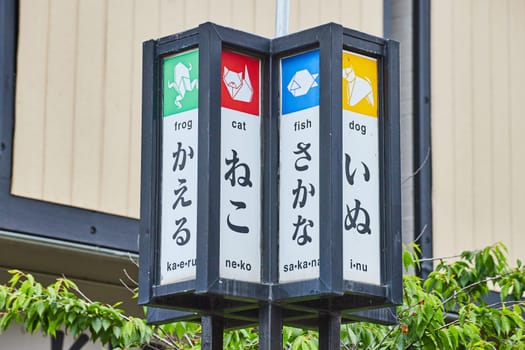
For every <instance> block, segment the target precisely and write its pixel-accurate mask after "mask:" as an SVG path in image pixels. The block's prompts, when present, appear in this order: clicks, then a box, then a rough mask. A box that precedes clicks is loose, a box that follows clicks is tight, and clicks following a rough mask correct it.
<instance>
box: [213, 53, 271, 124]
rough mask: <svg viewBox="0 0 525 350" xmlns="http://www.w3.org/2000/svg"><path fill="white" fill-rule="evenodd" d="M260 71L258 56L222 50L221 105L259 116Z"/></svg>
mask: <svg viewBox="0 0 525 350" xmlns="http://www.w3.org/2000/svg"><path fill="white" fill-rule="evenodd" d="M260 72H261V69H260V60H259V59H258V58H255V57H250V56H246V55H243V54H240V53H236V52H232V51H223V52H222V64H221V74H222V84H221V106H222V107H226V108H230V109H234V110H236V111H240V112H245V113H249V114H253V115H255V116H259V114H260V83H259V82H260Z"/></svg>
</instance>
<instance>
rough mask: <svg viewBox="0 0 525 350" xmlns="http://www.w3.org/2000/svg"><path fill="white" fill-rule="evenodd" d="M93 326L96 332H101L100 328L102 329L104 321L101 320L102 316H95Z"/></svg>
mask: <svg viewBox="0 0 525 350" xmlns="http://www.w3.org/2000/svg"><path fill="white" fill-rule="evenodd" d="M91 328H93V330H94V331H95V333H98V332H100V330H101V329H102V321H101V320H100V318H98V317H97V318H94V319H93V321H91Z"/></svg>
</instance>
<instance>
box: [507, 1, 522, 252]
mask: <svg viewBox="0 0 525 350" xmlns="http://www.w3.org/2000/svg"><path fill="white" fill-rule="evenodd" d="M508 13H509V35H510V36H511V38H510V39H511V40H512V45H510V48H509V49H510V51H509V55H510V57H509V61H510V65H509V70H510V72H511V76H512V79H511V81H510V86H509V89H510V116H511V121H510V123H511V127H510V130H511V135H510V139H511V145H510V147H511V149H510V153H511V155H512V158H511V164H512V173H511V178H512V182H511V186H512V212H511V220H512V221H511V224H512V231H511V232H512V237H511V240H510V242H509V243H508V244H509V248H510V249H511V257H512V262H514V261H515V259H518V258H519V259H521V260H522V261H523V260H525V259H524V258H525V257H524V254H523V247H525V235H524V234H523V221H522V218H523V213H525V201H524V200H523V199H524V198H525V182H524V181H523V179H524V178H525V162H524V161H523V160H524V158H523V150H524V149H525V139H524V137H523V132H524V130H525V118H523V101H525V88H524V87H523V81H525V66H524V65H523V57H524V56H525V40H523V38H525V21H524V20H523V19H524V18H525V1H523V0H511V1H510V2H509V10H508Z"/></svg>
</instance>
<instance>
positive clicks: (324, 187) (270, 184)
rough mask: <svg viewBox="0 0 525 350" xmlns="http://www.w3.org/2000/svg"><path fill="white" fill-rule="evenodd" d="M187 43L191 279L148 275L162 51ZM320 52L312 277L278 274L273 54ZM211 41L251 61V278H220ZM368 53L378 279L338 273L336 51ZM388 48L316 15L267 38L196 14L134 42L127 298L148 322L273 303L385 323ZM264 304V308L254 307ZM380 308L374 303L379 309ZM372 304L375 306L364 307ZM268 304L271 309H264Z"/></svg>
mask: <svg viewBox="0 0 525 350" xmlns="http://www.w3.org/2000/svg"><path fill="white" fill-rule="evenodd" d="M194 48H198V49H199V69H200V72H199V111H198V123H199V129H198V149H199V157H198V184H199V185H198V194H197V198H198V213H197V222H198V223H197V231H198V235H197V253H196V254H197V255H196V256H197V259H196V260H197V265H196V277H195V279H192V280H189V281H184V282H178V283H172V284H167V285H160V283H159V271H158V269H159V254H160V252H159V251H160V241H159V240H160V237H159V235H160V231H159V225H160V221H159V220H160V200H161V199H160V186H161V184H160V181H161V180H160V179H161V173H160V170H159V168H160V165H161V162H162V159H161V158H160V156H159V155H160V154H162V116H161V108H162V85H161V83H160V81H161V80H162V79H161V77H162V76H161V74H162V72H161V71H162V62H163V61H162V60H163V58H164V57H166V56H169V55H173V54H176V53H179V52H184V51H187V50H191V49H194ZM314 48H316V49H318V50H319V53H320V72H319V74H320V76H321V80H320V115H321V116H322V118H320V130H319V138H320V145H321V147H322V148H323V153H324V154H325V155H326V156H324V157H321V159H320V173H319V175H320V189H319V193H320V202H321V203H322V205H321V206H320V211H319V218H320V227H321V228H322V231H321V235H322V237H323V239H322V240H320V251H319V253H320V259H319V261H320V274H319V278H316V279H311V280H306V281H301V282H293V283H279V262H278V259H279V254H278V249H279V246H278V240H279V227H278V226H279V211H278V210H279V203H278V200H279V183H278V180H277V179H278V175H279V121H278V120H279V119H278V118H279V107H278V105H279V98H280V96H279V94H280V91H279V87H278V85H279V84H277V83H276V82H277V81H279V77H280V76H279V74H280V72H279V69H280V68H279V61H280V59H281V58H282V57H285V56H287V55H291V54H294V53H299V52H302V51H306V50H310V49H314ZM223 49H228V50H233V51H236V52H240V53H245V54H247V55H250V56H255V57H257V58H259V59H260V61H261V122H262V129H261V130H262V132H261V134H262V135H261V137H262V140H263V142H262V143H261V145H262V149H261V153H262V155H261V160H262V171H261V172H262V174H261V178H262V187H263V189H264V190H263V191H262V206H261V208H262V214H261V215H262V239H261V252H262V255H261V283H260V284H258V283H248V282H243V281H238V280H229V279H224V278H221V277H220V275H219V244H220V224H219V221H220V217H219V212H220V200H219V199H220V194H221V193H220V182H219V179H220V178H221V174H220V149H221V148H220V145H221V120H220V115H221V94H220V91H221V89H220V86H221V53H222V51H223ZM343 50H347V51H351V52H355V53H358V54H361V55H364V56H368V57H372V58H374V59H376V60H377V62H378V67H379V72H378V75H379V91H380V93H379V114H380V119H379V153H380V154H379V164H380V165H379V169H380V174H381V176H380V178H381V182H380V191H379V193H380V203H381V208H380V224H381V240H380V252H381V283H380V284H379V285H373V284H367V283H362V282H356V281H351V280H344V279H343V268H342V246H343V241H342V235H343V232H342V225H341V223H342V221H343V215H342V210H341V208H342V205H343V203H342V182H343V179H342V173H341V169H342V159H343V158H342V149H341V148H342V146H341V142H342V132H341V127H340V126H341V120H342V119H341V118H342V101H341V96H342V85H341V79H342V77H341V71H342V52H343ZM398 51H399V48H398V44H397V43H396V42H394V41H390V40H385V39H381V38H377V37H373V36H370V35H366V34H364V33H360V32H357V31H353V30H349V29H345V28H343V27H342V26H340V25H337V24H333V23H330V24H326V25H323V26H319V27H316V28H313V29H309V30H306V31H303V32H300V33H296V34H292V35H289V36H286V37H282V38H277V39H274V40H269V39H265V38H261V37H258V36H255V35H252V34H247V33H243V32H240V31H236V30H233V29H230V28H225V27H221V26H217V25H215V24H212V23H205V24H202V25H200V26H199V27H198V28H195V29H192V30H189V31H186V32H183V33H180V34H176V35H173V36H169V37H166V38H161V39H159V40H150V41H147V42H145V43H144V56H143V58H144V59H143V115H142V118H143V122H142V133H143V137H142V185H141V186H142V187H141V222H140V253H141V254H140V269H139V270H140V271H139V275H140V288H139V289H140V293H139V303H140V304H147V305H150V306H154V307H162V308H172V309H176V310H178V311H171V312H168V311H166V312H164V311H161V310H160V309H158V310H157V311H155V310H156V309H151V312H149V313H148V320H150V321H152V322H161V321H162V320H165V319H192V320H195V319H198V318H199V317H200V315H203V316H204V315H214V317H220V318H224V319H225V320H228V321H227V323H225V325H226V327H230V326H231V327H239V326H244V325H252V324H256V323H257V321H258V320H259V319H262V316H261V315H259V313H260V310H262V309H265V310H266V309H272V308H273V309H272V310H275V307H277V308H278V310H279V315H280V316H279V317H280V319H281V320H282V321H283V323H284V324H289V325H294V326H301V327H306V328H316V327H318V325H319V322H320V321H319V318H320V317H321V315H327V314H334V313H335V314H339V315H341V316H340V321H339V322H354V321H356V320H373V321H375V322H379V323H393V322H395V317H394V316H393V315H394V314H393V312H392V310H391V309H390V308H385V307H388V306H392V305H396V304H399V303H401V301H402V300H401V297H402V290H401V277H402V273H401V251H400V250H401V216H400V211H401V201H400V170H399V62H398V60H399V58H398V56H399V52H398ZM265 305H266V306H265ZM381 308H385V309H381ZM370 309H377V310H370ZM272 312H274V311H272Z"/></svg>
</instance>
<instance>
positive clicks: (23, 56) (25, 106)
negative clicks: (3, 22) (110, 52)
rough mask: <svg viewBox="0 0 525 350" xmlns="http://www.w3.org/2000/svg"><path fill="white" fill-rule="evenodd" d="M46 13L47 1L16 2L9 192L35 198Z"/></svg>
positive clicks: (40, 141) (43, 98)
mask: <svg viewBox="0 0 525 350" xmlns="http://www.w3.org/2000/svg"><path fill="white" fill-rule="evenodd" d="M48 11H49V4H48V2H47V1H37V2H31V1H21V2H20V14H21V16H20V25H19V28H20V29H19V33H18V67H24V68H23V69H20V68H19V69H18V72H17V82H16V107H15V108H16V113H17V118H16V128H15V135H14V136H15V137H14V148H13V181H12V189H11V190H12V193H13V194H15V195H18V196H24V197H30V198H37V199H40V198H41V197H42V191H43V188H42V182H43V170H44V152H43V150H44V120H45V119H44V113H45V105H46V90H45V86H46V80H47V68H46V67H47V45H48V30H47V28H48ZM28 140H30V142H28Z"/></svg>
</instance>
